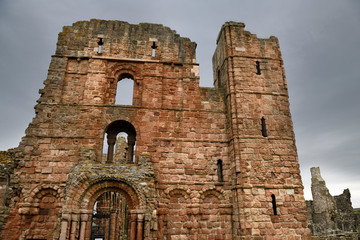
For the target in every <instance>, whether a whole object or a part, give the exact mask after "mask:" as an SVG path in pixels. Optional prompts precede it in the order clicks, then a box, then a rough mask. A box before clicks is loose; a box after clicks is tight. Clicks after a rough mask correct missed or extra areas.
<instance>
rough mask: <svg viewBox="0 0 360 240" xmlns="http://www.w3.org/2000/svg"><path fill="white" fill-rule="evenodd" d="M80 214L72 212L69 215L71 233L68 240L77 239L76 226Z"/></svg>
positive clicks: (77, 225)
mask: <svg viewBox="0 0 360 240" xmlns="http://www.w3.org/2000/svg"><path fill="white" fill-rule="evenodd" d="M79 220H80V214H77V213H73V214H72V215H71V233H70V240H78V239H77V238H78V236H77V233H78V227H79Z"/></svg>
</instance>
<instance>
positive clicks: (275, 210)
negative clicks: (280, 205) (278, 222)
mask: <svg viewBox="0 0 360 240" xmlns="http://www.w3.org/2000/svg"><path fill="white" fill-rule="evenodd" d="M271 202H272V207H273V212H274V215H275V216H276V215H277V209H276V199H275V195H274V194H271Z"/></svg>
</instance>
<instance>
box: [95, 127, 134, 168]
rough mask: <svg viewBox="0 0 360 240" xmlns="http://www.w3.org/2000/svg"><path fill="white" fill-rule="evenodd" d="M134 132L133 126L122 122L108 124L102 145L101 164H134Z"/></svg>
mask: <svg viewBox="0 0 360 240" xmlns="http://www.w3.org/2000/svg"><path fill="white" fill-rule="evenodd" d="M135 148H136V131H135V128H134V126H133V125H132V124H131V123H129V122H127V121H123V120H118V121H115V122H112V123H111V124H109V126H108V127H107V128H106V131H105V136H104V144H103V157H102V162H103V163H123V164H124V163H127V164H129V163H136V161H135V156H134V152H135Z"/></svg>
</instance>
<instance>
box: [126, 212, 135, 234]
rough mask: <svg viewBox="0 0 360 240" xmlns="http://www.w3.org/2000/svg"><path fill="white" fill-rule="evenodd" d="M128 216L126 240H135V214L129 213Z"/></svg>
mask: <svg viewBox="0 0 360 240" xmlns="http://www.w3.org/2000/svg"><path fill="white" fill-rule="evenodd" d="M129 215H130V216H129V233H128V239H130V240H136V212H134V211H130V213H129Z"/></svg>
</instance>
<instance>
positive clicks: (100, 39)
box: [97, 38, 104, 54]
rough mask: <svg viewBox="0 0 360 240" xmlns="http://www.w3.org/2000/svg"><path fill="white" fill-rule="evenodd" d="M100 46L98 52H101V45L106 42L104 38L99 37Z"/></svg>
mask: <svg viewBox="0 0 360 240" xmlns="http://www.w3.org/2000/svg"><path fill="white" fill-rule="evenodd" d="M97 44H98V46H99V48H98V54H100V53H101V46H102V45H103V44H104V42H103V39H102V38H99V41H98V42H97Z"/></svg>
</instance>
